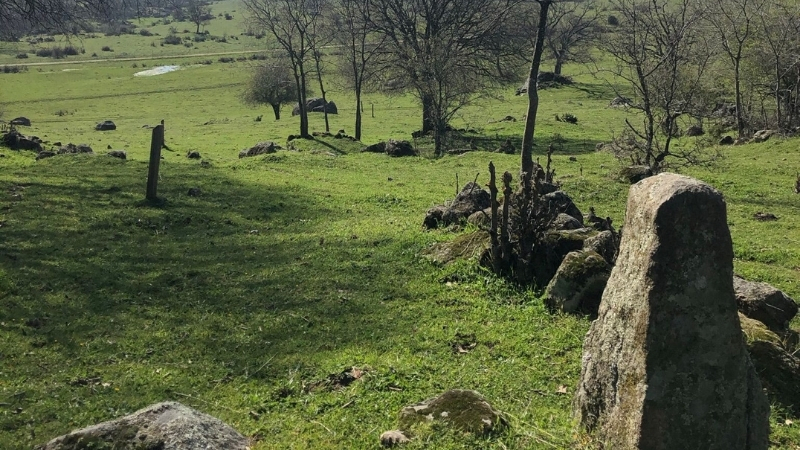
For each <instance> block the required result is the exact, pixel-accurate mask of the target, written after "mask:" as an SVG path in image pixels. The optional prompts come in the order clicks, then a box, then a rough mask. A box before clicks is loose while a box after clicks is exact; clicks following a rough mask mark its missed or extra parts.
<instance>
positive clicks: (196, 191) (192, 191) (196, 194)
mask: <svg viewBox="0 0 800 450" xmlns="http://www.w3.org/2000/svg"><path fill="white" fill-rule="evenodd" d="M187 194H188V195H189V196H190V197H199V196H200V194H202V192H201V191H200V188H196V187H193V188H189V192H188V193H187Z"/></svg>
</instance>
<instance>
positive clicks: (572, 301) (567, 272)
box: [544, 250, 611, 315]
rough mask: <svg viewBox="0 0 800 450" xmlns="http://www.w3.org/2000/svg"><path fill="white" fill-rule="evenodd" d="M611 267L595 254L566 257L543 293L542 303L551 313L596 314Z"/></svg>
mask: <svg viewBox="0 0 800 450" xmlns="http://www.w3.org/2000/svg"><path fill="white" fill-rule="evenodd" d="M610 274H611V266H610V265H609V264H608V262H606V260H605V259H604V258H603V257H602V256H601V255H600V254H599V253H597V252H595V251H592V250H582V251H577V252H571V253H569V254H567V256H566V257H565V258H564V260H563V261H562V262H561V265H560V266H559V268H558V271H557V272H556V274H555V276H553V279H552V280H550V283H549V284H548V285H547V289H546V290H545V300H544V301H545V304H546V305H547V306H548V307H549V308H550V309H551V310H555V311H562V312H566V313H574V312H579V311H580V312H584V313H586V314H589V315H597V310H598V308H599V306H600V299H601V298H602V296H603V290H604V289H605V287H606V283H607V282H608V277H609V275H610Z"/></svg>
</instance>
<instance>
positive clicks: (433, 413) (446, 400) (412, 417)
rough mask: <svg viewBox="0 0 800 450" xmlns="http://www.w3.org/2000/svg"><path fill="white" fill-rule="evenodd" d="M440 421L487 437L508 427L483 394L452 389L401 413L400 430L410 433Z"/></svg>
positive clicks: (407, 407)
mask: <svg viewBox="0 0 800 450" xmlns="http://www.w3.org/2000/svg"><path fill="white" fill-rule="evenodd" d="M432 421H441V422H443V423H447V424H449V425H450V426H452V427H453V428H454V429H456V430H460V431H465V432H470V433H474V434H476V435H479V436H484V435H487V434H489V433H492V432H496V431H501V430H503V429H505V428H506V427H507V426H508V422H507V420H506V419H505V417H504V415H503V413H501V412H500V411H498V410H496V409H494V407H492V405H490V404H489V402H487V401H486V399H485V398H483V396H482V395H481V394H479V393H478V392H475V391H469V390H464V389H451V390H449V391H447V392H444V393H442V394H441V395H439V396H438V397H435V398H432V399H428V400H425V401H424V402H421V403H417V404H415V405H411V406H406V407H405V408H403V409H402V410H401V411H400V416H399V418H398V422H399V425H400V427H399V428H400V430H403V431H409V430H411V429H413V428H414V425H416V424H418V423H420V422H423V423H424V422H432Z"/></svg>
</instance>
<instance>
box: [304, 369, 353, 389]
mask: <svg viewBox="0 0 800 450" xmlns="http://www.w3.org/2000/svg"><path fill="white" fill-rule="evenodd" d="M366 372H367V370H366V369H359V368H358V367H348V368H347V369H344V370H343V371H341V372H339V373H332V374H330V375H328V377H327V378H325V379H323V380H319V381H314V382H312V383H309V384H306V385H304V386H303V390H304V391H305V392H312V391H316V390H319V389H327V390H337V389H341V388H344V387H347V386H350V384H352V383H353V382H354V381H356V380H360V379H361V377H363V376H364V374H365V373H366Z"/></svg>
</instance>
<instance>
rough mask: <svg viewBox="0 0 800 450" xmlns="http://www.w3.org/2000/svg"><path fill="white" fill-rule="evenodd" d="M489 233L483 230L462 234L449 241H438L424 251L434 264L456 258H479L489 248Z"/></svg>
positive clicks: (447, 262) (449, 261)
mask: <svg viewBox="0 0 800 450" xmlns="http://www.w3.org/2000/svg"><path fill="white" fill-rule="evenodd" d="M491 245H492V242H491V237H490V236H489V233H488V232H486V231H483V230H479V231H475V232H472V233H467V234H462V235H460V236H458V237H456V238H455V239H453V240H452V241H449V242H438V243H436V244H433V245H432V246H431V247H430V248H428V249H427V250H426V251H425V254H426V256H427V257H428V258H429V259H430V260H431V261H433V262H435V263H436V264H449V263H451V262H453V261H455V260H456V259H468V258H472V257H478V258H481V257H483V255H484V254H485V253H486V252H487V251H488V250H489V248H491Z"/></svg>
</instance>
